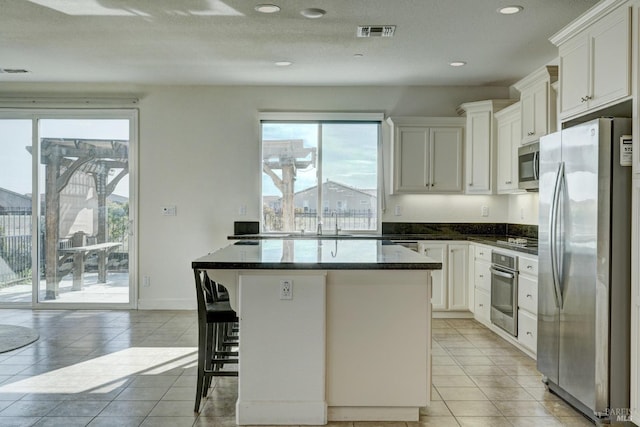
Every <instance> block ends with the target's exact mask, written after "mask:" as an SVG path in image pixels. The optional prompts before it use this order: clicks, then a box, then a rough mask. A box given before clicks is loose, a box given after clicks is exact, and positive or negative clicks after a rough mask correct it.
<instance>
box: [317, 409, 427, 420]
mask: <svg viewBox="0 0 640 427" xmlns="http://www.w3.org/2000/svg"><path fill="white" fill-rule="evenodd" d="M327 415H328V419H329V421H418V420H419V419H420V408H414V407H397V406H385V407H370V406H330V407H329V411H328V414H327Z"/></svg>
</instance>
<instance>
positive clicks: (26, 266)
mask: <svg viewBox="0 0 640 427" xmlns="http://www.w3.org/2000/svg"><path fill="white" fill-rule="evenodd" d="M31 218H32V217H31V208H13V209H3V210H0V288H3V287H7V286H11V285H15V284H17V283H20V282H23V281H30V280H31V271H32V268H33V262H32V257H31V249H32V247H33V244H32V235H33V225H32V220H31ZM40 223H41V224H42V223H44V216H41V218H40ZM124 224H125V225H124V227H125V230H124V231H122V230H120V231H121V232H120V233H117V234H119V236H120V237H119V239H117V240H113V239H111V241H118V242H120V243H122V244H121V245H120V246H119V247H118V248H117V249H116V250H114V251H113V252H112V253H111V254H109V264H108V265H109V268H110V269H112V270H121V271H124V270H128V268H129V259H128V258H129V257H128V255H129V254H128V252H129V250H128V247H129V246H128V245H129V233H128V222H125V223H124ZM108 226H111V224H108ZM116 226H120V227H122V225H116ZM113 234H116V233H113ZM39 240H40V247H41V248H44V233H43V232H41V233H40V239H39ZM91 264H92V262H91V260H87V266H88V268H87V270H91V268H90V267H91ZM44 265H45V263H44V250H40V266H44ZM40 274H41V276H42V275H44V268H41V272H40Z"/></svg>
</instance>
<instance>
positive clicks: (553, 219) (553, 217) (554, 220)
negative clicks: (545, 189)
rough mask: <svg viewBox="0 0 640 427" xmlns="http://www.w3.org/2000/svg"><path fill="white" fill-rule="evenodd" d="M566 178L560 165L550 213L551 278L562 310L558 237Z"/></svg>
mask: <svg viewBox="0 0 640 427" xmlns="http://www.w3.org/2000/svg"><path fill="white" fill-rule="evenodd" d="M563 178H564V162H560V163H559V164H558V172H557V173H556V181H555V185H554V186H553V199H552V202H551V209H550V212H549V224H550V230H549V231H550V236H549V252H550V254H551V277H552V280H553V288H554V290H555V296H556V306H557V307H558V308H562V306H563V305H564V304H563V301H562V291H561V289H560V277H559V276H560V274H559V271H558V270H559V268H558V264H559V261H558V253H557V237H558V236H557V235H558V204H559V202H560V188H561V185H562V179H563Z"/></svg>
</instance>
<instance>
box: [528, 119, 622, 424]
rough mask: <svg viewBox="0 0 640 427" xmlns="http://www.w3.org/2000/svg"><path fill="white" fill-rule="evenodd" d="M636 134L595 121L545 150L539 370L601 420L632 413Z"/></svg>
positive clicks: (548, 141) (547, 142)
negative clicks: (628, 140) (632, 159)
mask: <svg viewBox="0 0 640 427" xmlns="http://www.w3.org/2000/svg"><path fill="white" fill-rule="evenodd" d="M629 133H631V120H630V119H617V118H615V119H596V120H594V121H590V122H587V123H583V124H580V125H576V126H573V127H570V128H567V129H564V130H563V131H562V132H557V133H555V134H552V135H549V136H546V137H543V138H541V140H540V195H539V203H540V205H539V215H540V216H539V236H538V243H539V246H538V262H539V273H538V352H537V364H538V370H539V371H540V372H541V373H542V374H543V375H544V376H545V380H546V382H547V383H548V386H549V389H550V390H551V391H552V392H554V393H556V394H557V395H559V396H560V397H562V398H563V399H564V400H566V401H567V402H569V403H570V404H571V405H573V406H574V407H576V408H577V409H579V410H581V411H582V412H583V413H584V414H585V415H587V416H589V417H590V418H592V419H594V420H595V419H597V418H607V415H608V414H612V413H613V414H615V413H616V412H615V411H624V410H626V409H627V408H628V407H629V327H630V325H629V324H630V320H629V319H630V304H629V300H630V280H631V279H630V262H631V257H630V252H631V248H630V246H631V244H630V235H631V232H630V227H631V218H630V216H631V205H630V199H631V187H630V185H631V175H630V174H631V171H630V169H631V168H629V167H623V166H620V154H621V153H620V143H619V141H620V138H621V136H622V135H624V134H629ZM618 413H619V412H618ZM614 419H615V418H614Z"/></svg>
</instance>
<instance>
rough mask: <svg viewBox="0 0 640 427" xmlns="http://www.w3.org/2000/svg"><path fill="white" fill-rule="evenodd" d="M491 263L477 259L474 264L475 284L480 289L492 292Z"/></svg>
mask: <svg viewBox="0 0 640 427" xmlns="http://www.w3.org/2000/svg"><path fill="white" fill-rule="evenodd" d="M490 267H491V263H488V262H486V261H483V260H480V259H476V261H475V264H474V269H475V276H474V285H475V287H476V288H478V289H482V290H484V291H487V292H491V271H490V270H489V268H490Z"/></svg>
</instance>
